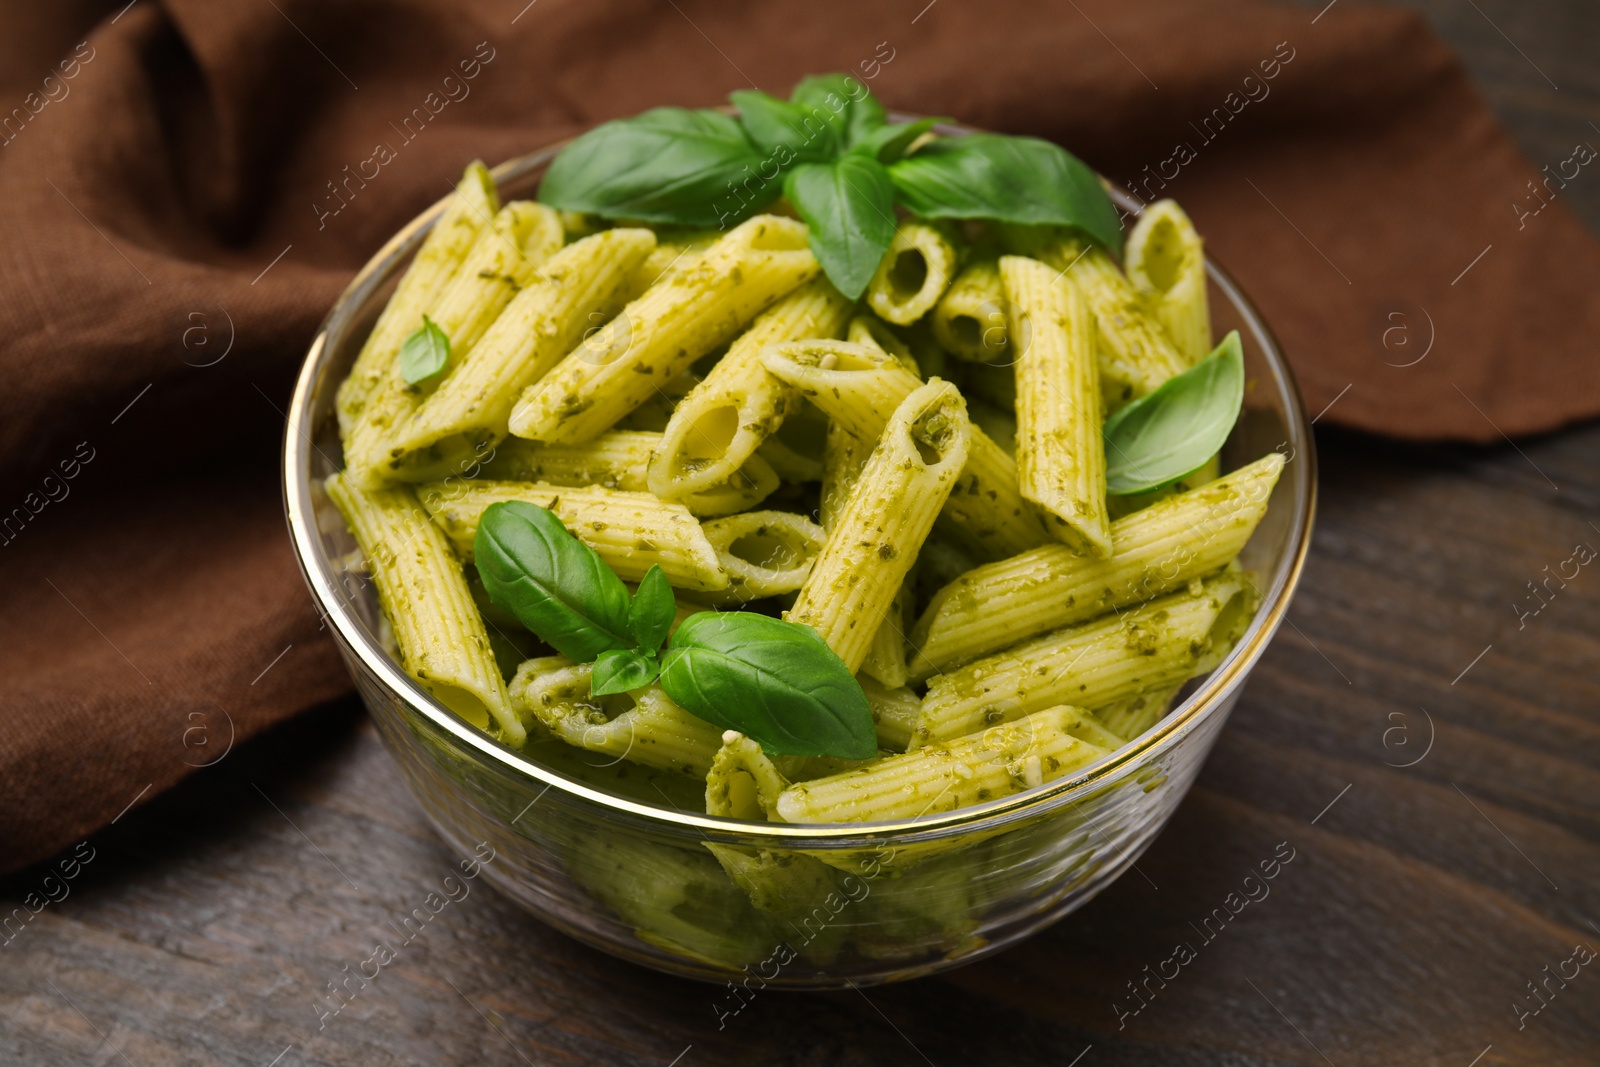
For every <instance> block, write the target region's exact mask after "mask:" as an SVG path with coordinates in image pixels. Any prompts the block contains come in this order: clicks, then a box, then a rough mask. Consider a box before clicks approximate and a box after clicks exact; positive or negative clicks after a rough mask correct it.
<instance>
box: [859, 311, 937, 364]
mask: <svg viewBox="0 0 1600 1067" xmlns="http://www.w3.org/2000/svg"><path fill="white" fill-rule="evenodd" d="M845 340H846V341H849V342H850V343H851V344H853V345H865V346H867V347H868V348H876V349H878V351H880V352H884V353H887V354H888V355H891V356H893V357H894V358H895V359H897V360H899V361H900V365H901V366H903V367H905V369H906V370H908V371H910V372H911V373H912V374H915V375H916V376H917V377H919V378H923V377H926V375H924V374H923V372H922V368H921V367H920V366H919V365H918V363H917V357H915V356H913V355H912V354H911V348H910V347H909V346H908V345H907V344H906V343H905V342H904V341H902V340H900V338H898V337H896V336H895V335H894V331H892V330H890V329H889V326H888V324H887V323H885V322H884V321H883V320H882V319H880V318H878V317H877V316H875V315H857V316H856V317H855V318H853V319H851V320H850V327H849V329H848V330H846V331H845Z"/></svg>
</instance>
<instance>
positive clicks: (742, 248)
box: [511, 215, 820, 444]
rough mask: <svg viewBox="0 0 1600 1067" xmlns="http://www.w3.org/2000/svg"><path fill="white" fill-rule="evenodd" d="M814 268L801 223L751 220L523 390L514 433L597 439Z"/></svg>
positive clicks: (555, 440) (557, 440) (555, 439)
mask: <svg viewBox="0 0 1600 1067" xmlns="http://www.w3.org/2000/svg"><path fill="white" fill-rule="evenodd" d="M819 269H820V268H819V267H818V265H817V260H816V257H815V256H813V255H812V254H811V252H810V250H809V249H808V247H807V244H806V228H805V226H804V225H803V224H802V223H799V222H796V221H794V220H793V219H784V218H779V217H777V216H773V215H758V216H756V217H755V218H753V219H751V220H749V221H748V222H745V223H743V224H741V225H739V226H737V227H735V228H734V229H733V230H731V231H729V232H728V234H727V235H726V236H724V237H723V238H722V239H720V240H719V241H717V243H716V244H714V245H712V246H711V247H710V248H708V249H707V250H706V251H705V252H704V253H703V254H702V255H701V256H700V257H699V259H698V260H696V261H695V263H694V264H693V265H692V266H689V267H687V268H684V269H676V270H672V271H669V272H668V273H667V274H666V275H665V276H664V277H662V278H661V280H660V281H658V282H657V283H656V284H655V285H652V286H651V287H650V288H649V289H648V290H647V291H646V292H645V293H644V294H643V295H641V296H640V297H639V298H638V299H636V300H634V301H632V302H630V303H629V304H628V306H627V307H625V308H623V310H622V312H621V314H619V315H618V316H617V317H616V318H615V319H613V320H612V321H611V322H610V323H608V324H607V325H606V326H604V327H602V328H601V329H600V330H599V331H597V332H596V333H594V334H593V335H591V336H590V337H589V338H588V339H587V340H585V341H584V342H583V343H582V344H581V345H579V346H578V347H577V348H575V349H574V350H573V351H572V352H571V354H570V355H568V356H567V358H566V359H564V360H563V361H562V362H561V363H560V365H558V366H557V367H556V368H555V369H554V370H553V371H551V372H550V373H549V374H548V375H546V376H545V378H544V379H543V380H542V381H539V382H537V383H535V384H534V385H532V386H530V387H529V388H528V391H527V392H525V393H524V394H523V396H522V398H521V399H520V400H519V401H518V402H517V404H516V407H515V408H514V409H513V410H512V413H511V432H512V433H514V434H516V435H517V436H518V437H526V438H529V439H531V440H535V441H544V442H546V443H550V444H570V443H572V442H576V441H585V440H588V439H589V438H592V437H595V436H598V435H599V434H600V433H601V432H603V431H605V430H607V429H609V428H610V427H611V426H612V425H613V424H614V423H616V421H617V420H618V419H620V418H621V417H622V416H624V415H626V414H628V412H630V411H632V410H633V409H634V408H636V407H638V406H639V405H640V404H642V403H644V402H645V401H646V400H648V399H649V398H650V397H651V395H652V394H654V393H655V392H656V390H657V388H658V387H659V386H661V385H663V384H665V383H666V382H668V381H670V380H671V379H673V378H674V377H676V376H677V375H678V374H680V373H682V372H683V371H685V370H687V369H688V368H689V365H690V364H691V363H693V362H694V361H695V360H697V359H699V358H700V357H701V356H704V355H705V354H706V353H708V352H711V351H712V350H714V349H715V348H717V347H718V346H719V345H722V344H724V343H726V342H727V341H729V340H731V339H732V338H733V337H734V336H735V335H736V334H737V333H738V332H739V331H740V330H741V329H743V328H744V327H745V326H746V324H748V323H749V322H750V320H751V319H753V318H755V317H756V315H757V314H759V313H760V312H762V311H763V310H765V309H766V308H767V307H769V306H771V305H772V304H773V303H774V302H775V301H776V300H778V298H780V297H782V296H784V295H785V294H787V293H789V292H791V291H793V290H794V289H795V288H797V287H798V286H800V285H801V284H803V283H804V282H806V281H809V280H810V279H811V278H813V277H815V276H816V275H817V273H818V271H819Z"/></svg>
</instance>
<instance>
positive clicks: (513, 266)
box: [344, 201, 561, 488]
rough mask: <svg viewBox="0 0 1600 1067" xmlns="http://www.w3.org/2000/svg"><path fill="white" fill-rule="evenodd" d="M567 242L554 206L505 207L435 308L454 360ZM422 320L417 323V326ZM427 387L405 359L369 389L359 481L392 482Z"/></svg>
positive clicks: (358, 438) (356, 455)
mask: <svg viewBox="0 0 1600 1067" xmlns="http://www.w3.org/2000/svg"><path fill="white" fill-rule="evenodd" d="M560 247H561V224H560V222H559V221H558V220H557V219H556V214H555V212H553V211H551V210H550V209H549V208H547V207H545V206H544V205H542V204H534V203H529V202H527V201H517V202H514V203H511V204H507V205H506V206H505V207H504V208H501V209H500V213H499V214H497V215H496V216H495V217H494V219H493V220H492V221H491V222H490V223H489V224H488V225H487V226H486V227H485V228H484V230H483V232H482V233H480V234H479V235H478V239H477V241H476V242H475V243H474V244H473V246H472V248H471V250H470V251H469V252H468V253H467V257H466V259H465V260H464V261H463V262H462V264H461V267H460V269H459V270H458V271H457V272H456V274H455V276H454V278H453V279H452V280H451V282H450V284H449V286H448V287H446V288H445V290H444V291H443V292H442V293H440V294H439V297H438V298H437V299H436V300H435V301H434V303H433V306H432V308H431V309H430V311H429V312H428V314H429V316H430V318H431V319H432V321H433V322H434V323H435V324H436V325H437V326H438V327H439V329H440V330H442V331H443V332H444V335H445V336H446V337H447V338H449V341H450V361H451V364H453V365H454V366H457V367H459V366H460V365H461V363H462V361H463V360H465V359H466V358H467V356H468V354H469V353H470V352H471V350H472V346H473V345H474V344H476V343H477V341H478V339H479V338H480V337H482V336H483V334H484V332H485V331H486V330H488V328H489V326H490V325H491V324H492V323H493V322H494V321H495V319H496V318H497V317H498V316H499V314H500V312H501V310H502V309H504V308H505V306H506V305H507V304H508V303H510V301H511V298H512V296H514V295H515V294H516V293H517V292H518V291H519V290H521V289H522V288H523V287H524V286H526V285H527V284H528V283H529V282H531V281H532V280H533V279H534V277H535V276H536V272H537V271H538V269H539V265H540V264H541V263H543V262H544V261H545V260H546V259H548V258H549V257H550V256H551V255H552V254H554V253H555V251H556V250H557V249H559V248H560ZM420 326H422V322H421V321H417V322H415V323H413V324H412V329H416V328H418V327H420ZM423 392H424V390H423V388H422V387H420V386H417V385H411V384H408V383H407V382H406V380H405V379H404V378H403V377H401V374H400V368H399V366H398V364H396V365H394V366H391V367H390V368H389V373H388V374H387V375H385V376H384V377H383V378H381V379H380V380H379V381H377V382H376V383H374V385H373V387H372V388H371V389H370V390H369V391H368V393H367V397H366V401H365V403H364V406H363V407H362V410H361V415H360V417H359V418H358V419H356V421H355V423H354V425H353V426H352V427H351V429H350V432H349V434H348V435H347V438H346V441H345V449H344V451H345V463H346V464H347V467H348V470H349V473H350V476H351V477H352V478H353V479H354V480H355V481H356V482H357V483H358V484H360V485H362V486H363V487H366V488H372V487H375V486H378V485H383V484H384V483H386V482H388V481H391V480H392V473H393V468H392V467H391V466H390V464H389V460H390V459H391V458H392V457H391V449H390V440H391V436H392V434H393V432H394V430H395V428H396V427H397V426H399V425H400V424H401V423H402V422H403V421H404V420H406V419H407V418H409V417H410V415H411V414H412V413H413V412H415V411H416V409H417V408H418V407H419V406H420V404H421V403H422V397H423Z"/></svg>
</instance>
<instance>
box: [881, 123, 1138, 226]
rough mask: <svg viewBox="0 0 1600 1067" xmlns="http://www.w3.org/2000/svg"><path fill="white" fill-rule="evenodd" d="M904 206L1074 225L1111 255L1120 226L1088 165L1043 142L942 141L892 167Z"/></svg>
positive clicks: (992, 137)
mask: <svg viewBox="0 0 1600 1067" xmlns="http://www.w3.org/2000/svg"><path fill="white" fill-rule="evenodd" d="M889 174H890V175H891V176H892V177H893V178H894V185H895V189H896V190H897V191H898V192H899V194H900V202H901V203H902V204H904V205H905V206H906V207H907V208H909V209H910V210H911V211H912V212H913V213H914V214H917V215H921V216H922V217H923V218H957V219H998V220H999V221H1001V222H1022V223H1034V224H1039V223H1050V224H1056V225H1062V226H1072V227H1075V228H1077V229H1079V230H1082V231H1083V232H1084V233H1086V234H1088V235H1089V236H1090V237H1092V238H1094V240H1096V241H1098V242H1099V243H1100V244H1102V245H1105V246H1106V247H1107V248H1109V249H1111V250H1112V251H1113V252H1120V251H1121V249H1122V223H1121V221H1120V220H1119V218H1118V215H1117V209H1116V207H1115V205H1113V204H1112V203H1111V197H1110V196H1108V195H1107V194H1106V191H1105V189H1104V188H1103V187H1102V186H1101V185H1100V179H1099V178H1097V177H1096V176H1095V173H1094V171H1092V170H1090V169H1089V167H1088V166H1086V165H1085V164H1084V163H1083V161H1082V160H1080V159H1078V158H1077V157H1076V156H1074V155H1072V154H1071V153H1070V152H1068V151H1067V150H1066V149H1064V148H1062V147H1060V146H1059V145H1054V144H1051V143H1050V142H1049V141H1041V140H1039V139H1038V138H1037V137H1010V136H1006V135H1004V134H998V133H974V134H970V135H968V136H966V137H941V138H939V139H938V140H935V141H933V142H932V143H930V144H926V145H924V146H923V147H922V148H920V149H918V150H917V152H916V153H915V154H913V155H910V156H907V157H906V158H905V159H902V160H900V161H899V162H898V163H896V164H895V165H894V166H892V167H890V168H889Z"/></svg>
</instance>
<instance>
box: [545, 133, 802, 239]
mask: <svg viewBox="0 0 1600 1067" xmlns="http://www.w3.org/2000/svg"><path fill="white" fill-rule="evenodd" d="M762 162H763V159H762V154H761V152H760V151H759V150H758V149H757V148H756V146H755V145H754V144H753V143H751V141H750V139H749V138H748V137H746V136H745V132H744V127H743V126H741V125H740V124H739V120H737V119H735V118H734V117H733V116H732V115H724V114H723V113H722V112H720V111H710V110H699V111H690V110H687V109H685V108H680V107H658V108H654V109H652V110H650V111H646V112H644V113H643V114H641V115H635V116H634V117H633V118H627V119H617V120H615V121H613V122H607V123H605V124H603V125H600V126H596V127H595V128H594V129H592V130H590V131H589V132H588V133H586V134H584V135H583V136H581V137H579V138H578V139H577V140H575V141H573V142H572V143H571V144H570V145H568V146H567V147H566V148H565V149H563V150H562V152H561V154H560V155H558V156H557V157H556V158H555V160H554V161H553V162H552V163H551V164H550V169H549V170H548V171H546V172H545V176H544V179H543V180H542V181H541V182H540V183H539V199H540V200H542V201H543V202H544V203H546V204H549V205H550V206H551V207H555V208H561V209H563V210H566V211H585V212H591V213H593V214H596V215H602V216H605V217H607V218H627V219H639V220H641V221H644V222H669V223H678V224H680V225H684V226H719V225H725V224H728V223H730V222H737V221H740V220H742V219H745V218H748V217H749V216H750V215H753V214H755V213H756V211H758V210H760V209H761V208H762V207H765V206H766V205H767V204H768V203H770V202H771V201H772V200H774V199H776V198H777V195H778V189H779V186H778V183H777V182H771V181H769V182H767V183H764V184H763V185H761V186H758V188H757V189H756V190H747V191H748V192H755V193H757V194H758V195H755V196H753V198H752V199H749V200H746V199H744V198H743V197H742V196H740V195H738V194H736V193H734V192H733V191H732V190H731V188H730V186H732V185H735V184H738V183H741V182H744V181H745V180H746V179H748V178H750V177H752V176H756V175H757V173H758V171H759V170H760V167H761V164H762ZM767 186H770V188H768V187H767ZM741 188H744V187H743V186H741Z"/></svg>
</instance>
